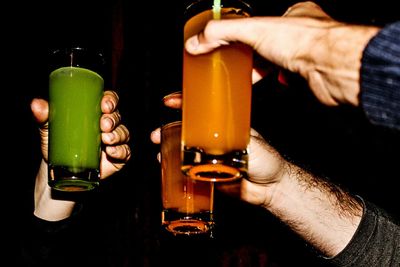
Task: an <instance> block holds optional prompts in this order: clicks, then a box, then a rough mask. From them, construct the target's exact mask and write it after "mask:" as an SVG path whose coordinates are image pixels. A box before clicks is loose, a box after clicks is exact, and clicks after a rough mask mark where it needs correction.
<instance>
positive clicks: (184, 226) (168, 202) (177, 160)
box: [161, 121, 214, 235]
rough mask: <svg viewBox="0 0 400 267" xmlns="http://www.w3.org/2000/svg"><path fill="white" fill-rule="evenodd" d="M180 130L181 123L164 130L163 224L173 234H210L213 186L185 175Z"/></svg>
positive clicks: (162, 139) (166, 127)
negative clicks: (182, 168)
mask: <svg viewBox="0 0 400 267" xmlns="http://www.w3.org/2000/svg"><path fill="white" fill-rule="evenodd" d="M181 128H182V127H181V122H180V121H177V122H171V123H168V124H166V125H164V126H162V127H161V182H162V183H161V184H162V186H161V191H162V192H161V193H162V194H161V196H162V208H163V209H162V213H161V215H162V225H163V227H164V228H165V229H166V230H167V231H169V232H171V233H173V234H174V235H178V234H185V235H193V234H196V235H197V234H209V235H211V232H212V228H213V225H214V222H213V204H214V201H213V200H214V184H213V183H211V182H205V181H196V180H192V179H190V178H189V177H187V176H186V175H184V174H183V173H182V171H181V168H180V166H181V157H180V154H181V151H180V148H181V146H180V145H181Z"/></svg>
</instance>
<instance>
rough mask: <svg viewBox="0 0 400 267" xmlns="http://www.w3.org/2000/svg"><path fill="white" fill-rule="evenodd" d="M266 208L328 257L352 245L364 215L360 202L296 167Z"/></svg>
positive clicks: (290, 171) (287, 175)
mask: <svg viewBox="0 0 400 267" xmlns="http://www.w3.org/2000/svg"><path fill="white" fill-rule="evenodd" d="M266 208H267V209H268V210H269V211H270V212H272V213H273V214H274V215H275V216H276V217H278V218H279V219H280V220H282V221H283V222H284V223H286V224H287V225H288V226H289V227H290V228H291V229H292V230H293V231H295V232H296V233H297V234H299V235H300V236H301V237H302V238H303V239H304V240H305V241H306V242H308V243H309V244H310V245H312V246H313V247H315V248H316V249H317V250H319V251H321V252H322V253H323V254H324V255H325V256H327V257H333V256H335V255H337V254H338V253H339V252H340V251H342V250H343V249H344V248H345V246H346V245H347V244H348V243H349V242H350V240H351V238H352V237H353V235H354V233H355V232H356V230H357V227H358V225H359V223H360V221H361V217H362V213H363V207H362V204H360V203H359V202H358V201H357V199H355V198H353V197H351V196H350V195H349V194H347V193H346V192H344V191H343V190H342V189H340V188H338V187H337V186H334V185H332V184H330V183H328V182H327V181H324V180H322V179H319V178H316V177H314V176H313V175H311V174H310V173H307V172H305V171H304V170H302V169H300V168H298V167H297V166H294V165H289V168H288V171H287V172H286V173H285V177H284V178H283V179H282V180H281V182H280V183H279V185H278V186H276V187H275V189H274V192H273V198H272V200H271V202H270V203H269V205H268V206H267V207H266Z"/></svg>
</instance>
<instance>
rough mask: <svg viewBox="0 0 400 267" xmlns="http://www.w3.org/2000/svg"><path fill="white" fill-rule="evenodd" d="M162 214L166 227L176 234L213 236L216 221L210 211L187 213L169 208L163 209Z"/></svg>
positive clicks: (163, 223)
mask: <svg viewBox="0 0 400 267" xmlns="http://www.w3.org/2000/svg"><path fill="white" fill-rule="evenodd" d="M161 216H162V225H163V227H164V229H165V230H167V231H168V232H170V233H172V234H174V235H201V234H209V235H210V236H212V230H213V227H214V221H213V218H212V213H210V212H203V213H195V214H186V213H180V212H177V211H175V210H171V209H169V210H164V211H162V214H161Z"/></svg>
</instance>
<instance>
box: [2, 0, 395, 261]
mask: <svg viewBox="0 0 400 267" xmlns="http://www.w3.org/2000/svg"><path fill="white" fill-rule="evenodd" d="M295 2H297V1H282V0H265V1H263V0H253V1H252V5H253V7H254V10H255V15H281V14H283V13H284V11H285V10H286V9H287V8H288V7H289V6H290V5H292V4H293V3H295ZM349 2H350V3H349ZM317 3H320V4H321V6H322V7H324V9H325V10H326V11H327V12H328V13H329V14H331V15H332V16H333V17H334V18H336V19H338V20H342V21H347V22H354V23H365V24H375V25H385V23H389V22H391V21H394V20H395V19H397V17H396V16H395V14H394V13H395V12H394V11H395V10H397V9H396V8H394V6H393V5H394V4H393V3H392V1H388V0H383V1H379V2H378V1H370V2H362V5H361V3H360V2H358V1H353V2H351V1H345V0H331V1H328V0H326V1H317ZM3 12H6V13H9V19H7V21H4V22H2V28H3V31H2V35H3V37H2V40H3V41H2V43H3V48H2V63H3V70H2V73H1V75H2V81H3V86H2V90H1V92H2V96H3V97H2V98H1V100H2V107H3V116H2V118H3V120H2V132H3V135H2V136H3V137H2V140H3V142H2V143H3V148H4V150H3V153H2V154H3V168H4V172H3V175H2V176H3V177H2V180H3V181H4V183H3V185H2V189H3V191H4V194H3V197H4V201H3V204H4V205H3V206H4V209H3V216H2V220H3V222H6V223H7V227H3V231H4V233H3V234H4V236H6V235H7V236H10V235H11V238H10V241H9V243H8V244H9V246H8V247H9V248H10V251H11V253H10V254H9V256H10V255H11V256H14V255H16V256H15V257H18V256H17V254H18V251H19V249H20V247H21V241H20V240H21V239H22V240H23V239H24V238H25V239H27V238H28V239H29V233H26V232H25V231H23V230H24V229H26V228H27V227H28V226H27V225H29V221H30V216H31V214H32V209H33V186H34V179H35V174H36V171H37V168H38V165H39V162H40V147H39V135H38V130H37V126H36V124H35V122H34V121H33V119H32V116H31V113H30V109H29V103H30V101H31V99H32V98H34V97H43V98H46V97H47V77H48V72H47V65H46V56H47V53H48V51H49V49H51V48H54V47H58V46H64V45H71V44H83V45H86V46H93V47H96V48H102V49H104V53H105V55H106V57H107V61H108V62H109V72H108V73H107V75H106V83H107V87H108V88H112V89H114V90H116V91H117V92H118V93H119V95H120V106H119V109H120V111H121V114H122V120H123V123H124V124H125V125H127V126H128V128H129V129H130V132H131V137H132V138H131V142H130V143H131V147H132V151H133V157H132V160H131V161H130V162H129V164H128V165H127V166H126V168H124V169H123V171H122V172H121V173H119V174H117V175H115V176H114V177H112V178H110V179H107V181H105V182H104V183H103V184H102V187H101V189H100V190H99V192H96V193H93V195H91V196H90V197H88V198H86V199H84V202H85V206H84V210H83V212H82V214H81V218H79V220H78V222H79V223H77V224H76V225H74V227H72V230H71V232H69V234H67V235H66V236H64V237H63V238H64V240H62V241H60V243H61V242H64V243H63V244H64V245H63V244H58V245H59V246H60V249H67V248H68V246H67V245H65V244H69V245H70V244H72V242H76V243H78V244H80V247H81V248H82V247H85V246H86V248H85V250H86V252H83V251H82V249H81V253H78V255H79V256H78V257H77V258H75V257H73V256H71V255H70V256H69V257H66V258H67V259H64V260H65V261H66V262H68V261H69V260H68V258H69V259H70V260H71V261H76V262H74V263H75V264H77V265H78V266H80V264H79V261H91V262H94V263H95V264H93V265H95V266H101V265H108V266H159V265H161V264H166V263H170V264H174V265H175V266H176V265H178V266H180V265H189V264H186V263H185V261H190V263H191V264H190V265H191V266H201V265H204V266H298V265H300V266H314V265H315V266H319V264H320V263H319V262H318V259H317V257H315V255H314V254H313V252H312V250H311V249H310V248H309V247H307V246H306V245H305V244H304V243H303V242H302V241H301V240H299V239H298V238H297V237H296V236H295V235H294V234H292V233H291V232H290V231H289V230H288V229H286V228H285V226H283V225H281V224H280V223H279V222H278V221H276V220H275V218H273V217H272V216H271V215H270V214H268V213H267V212H265V211H264V210H261V209H259V208H257V207H253V206H250V205H248V204H246V203H242V202H241V201H240V200H238V199H233V198H230V197H227V196H226V195H223V194H220V193H217V196H216V216H217V230H216V234H215V235H216V237H215V238H214V239H213V240H180V239H177V238H171V237H169V236H168V235H166V234H165V233H164V232H162V231H161V230H160V208H161V202H160V178H159V173H160V171H159V165H158V162H157V160H156V154H157V153H158V146H157V145H154V144H152V143H151V141H150V138H149V135H150V132H151V131H152V130H153V129H155V128H156V127H158V126H159V125H160V123H162V119H163V118H164V117H163V116H164V115H165V114H166V113H168V112H169V111H167V110H165V109H164V108H162V106H161V98H162V97H163V96H164V95H165V94H167V93H170V92H175V91H180V90H181V88H180V86H181V65H180V64H181V51H182V42H181V27H182V13H183V1H178V0H171V1H162V0H157V1H129V0H109V1H105V0H101V1H98V0H97V1H95V0H87V1H78V0H71V1H67V2H52V3H46V4H45V3H42V2H40V1H35V2H34V1H29V2H28V1H25V2H15V3H8V4H5V5H4V9H3ZM2 20H3V19H2ZM252 125H253V128H255V129H256V130H258V131H259V132H260V133H262V135H263V136H264V137H265V138H266V139H267V140H268V141H269V142H270V143H271V144H272V145H273V146H274V147H276V148H277V149H278V150H279V151H280V152H281V153H282V154H284V155H285V156H287V157H288V158H290V159H291V160H293V161H295V162H297V163H298V164H300V165H302V166H304V167H306V168H308V169H310V170H312V171H313V172H315V173H318V174H320V175H322V176H326V177H329V178H330V179H331V180H332V181H334V182H336V183H339V184H340V185H342V186H343V187H345V188H348V189H349V190H350V191H352V192H354V193H355V194H359V195H362V196H364V197H365V198H366V199H368V200H370V201H372V202H375V203H376V204H378V205H380V206H381V207H383V208H385V209H387V210H388V211H390V212H392V213H393V214H395V215H396V216H399V208H398V205H396V203H398V197H397V194H396V193H397V190H396V186H395V184H396V182H397V180H398V179H399V174H398V161H399V156H398V151H399V149H400V138H399V134H398V133H396V132H393V131H390V130H388V129H384V128H381V127H376V126H373V125H371V124H369V122H368V121H367V119H366V118H365V117H364V114H363V112H362V110H360V109H356V108H352V107H346V106H342V107H337V108H328V107H325V106H323V105H321V104H320V103H318V102H317V101H316V99H315V98H314V96H313V95H312V94H311V92H310V91H309V89H308V88H307V86H306V84H305V83H304V81H303V80H302V79H300V78H299V77H296V76H294V77H291V82H290V86H289V88H284V87H282V86H281V85H279V84H278V83H277V82H276V76H274V75H271V76H269V77H266V78H265V79H264V80H263V81H261V82H259V83H258V84H256V85H254V88H253V110H252ZM15 252H17V254H15ZM13 260H15V258H14V259H13ZM84 266H89V264H86V265H84Z"/></svg>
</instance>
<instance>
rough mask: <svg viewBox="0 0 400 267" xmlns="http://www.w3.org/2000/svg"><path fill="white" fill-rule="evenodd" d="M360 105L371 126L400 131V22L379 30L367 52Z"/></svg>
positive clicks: (362, 69)
mask: <svg viewBox="0 0 400 267" xmlns="http://www.w3.org/2000/svg"><path fill="white" fill-rule="evenodd" d="M361 104H362V107H363V109H364V111H365V113H366V115H367V117H368V119H369V120H370V121H371V122H372V123H374V124H376V125H381V126H385V127H389V128H393V129H398V130H400V21H399V22H396V23H392V24H389V25H387V26H386V27H384V28H383V29H382V30H381V31H379V32H378V34H377V35H376V36H374V37H373V38H372V39H371V40H370V42H369V43H368V45H367V47H366V48H365V50H364V53H363V57H362V64H361Z"/></svg>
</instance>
